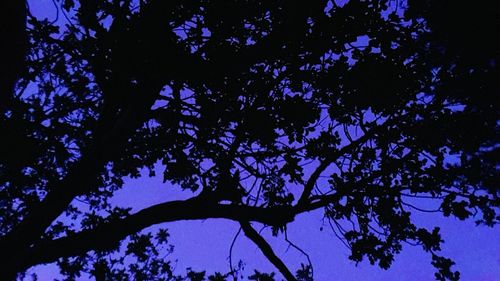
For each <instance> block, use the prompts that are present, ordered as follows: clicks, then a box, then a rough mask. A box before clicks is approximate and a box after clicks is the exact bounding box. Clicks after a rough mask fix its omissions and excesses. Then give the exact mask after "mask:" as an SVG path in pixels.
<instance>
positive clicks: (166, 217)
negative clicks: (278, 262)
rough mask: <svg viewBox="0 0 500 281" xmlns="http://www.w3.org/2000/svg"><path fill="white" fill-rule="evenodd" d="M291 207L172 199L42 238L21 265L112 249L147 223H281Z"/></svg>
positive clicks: (289, 215)
mask: <svg viewBox="0 0 500 281" xmlns="http://www.w3.org/2000/svg"><path fill="white" fill-rule="evenodd" d="M294 216H295V212H294V211H293V209H292V207H273V208H259V207H251V206H241V205H224V204H218V203H207V202H205V201H203V199H202V198H198V197H197V198H193V199H189V200H186V201H171V202H166V203H162V204H158V205H155V206H152V207H149V208H146V209H143V210H141V211H139V212H137V213H135V214H132V215H130V216H128V217H126V218H124V219H119V220H115V221H110V222H107V223H104V224H102V225H100V226H98V227H96V228H93V229H91V230H84V231H81V232H78V233H75V234H72V235H70V236H68V237H63V238H59V239H55V240H50V241H47V240H46V241H42V242H41V243H39V244H38V245H37V246H35V247H34V248H32V249H31V250H30V251H29V252H28V254H26V255H25V256H26V260H25V261H24V267H26V268H27V267H29V266H32V265H36V264H42V263H49V262H53V261H55V260H57V259H58V258H60V257H69V256H76V255H81V254H84V253H86V252H88V251H91V250H112V249H114V248H116V247H117V246H118V245H117V244H118V243H119V241H120V240H122V239H124V238H125V237H127V236H128V235H130V234H133V233H136V232H138V231H140V230H142V229H144V228H146V227H149V226H152V225H155V224H159V223H164V222H172V221H181V220H201V219H210V218H225V219H229V220H234V221H242V220H244V221H258V222H261V223H264V224H267V225H283V224H286V223H288V222H291V221H293V219H294Z"/></svg>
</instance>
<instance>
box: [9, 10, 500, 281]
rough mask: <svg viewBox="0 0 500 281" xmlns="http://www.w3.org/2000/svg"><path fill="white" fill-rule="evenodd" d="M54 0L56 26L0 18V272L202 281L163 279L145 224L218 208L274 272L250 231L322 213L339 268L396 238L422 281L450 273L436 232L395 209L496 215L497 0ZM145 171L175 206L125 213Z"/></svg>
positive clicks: (211, 214)
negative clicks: (412, 250) (427, 273)
mask: <svg viewBox="0 0 500 281" xmlns="http://www.w3.org/2000/svg"><path fill="white" fill-rule="evenodd" d="M17 2H21V1H17ZM55 3H56V4H57V5H58V6H59V10H58V15H60V17H61V19H62V21H63V22H64V24H60V23H59V22H51V21H50V20H48V19H39V18H36V17H34V16H32V15H30V14H29V13H28V15H27V16H26V15H25V14H23V11H22V9H17V10H15V12H14V14H16V15H20V18H21V19H22V18H27V24H26V28H24V29H23V28H22V29H21V31H19V30H18V31H17V32H11V31H9V30H7V31H6V32H4V29H2V37H4V38H3V39H2V40H5V42H6V44H5V45H8V46H11V48H10V49H7V50H8V51H7V52H4V53H3V54H2V55H3V57H6V58H7V57H8V58H9V60H12V61H13V62H9V64H5V65H2V71H1V72H0V73H1V76H2V80H0V82H1V83H2V87H1V88H0V89H1V90H2V92H1V93H0V95H1V99H0V101H1V102H2V106H0V110H1V112H0V133H1V135H2V142H3V144H2V145H1V146H0V214H1V218H0V235H1V236H0V249H2V251H1V253H0V269H1V270H0V275H1V276H6V278H7V279H9V278H11V279H15V278H16V276H17V277H19V278H21V277H22V276H23V272H25V271H26V270H27V269H28V268H30V267H32V266H35V265H39V264H45V263H52V262H56V263H57V264H58V266H59V267H60V268H61V273H62V274H63V275H64V276H65V278H67V279H68V280H72V279H74V278H75V277H78V276H80V274H83V273H85V274H90V275H91V276H93V277H94V278H95V279H96V280H204V278H205V274H204V273H203V272H194V271H190V272H189V273H188V274H187V276H177V275H176V273H175V272H173V271H172V266H171V265H170V263H169V262H168V261H165V260H164V259H163V258H162V256H163V255H164V254H165V253H168V252H169V251H171V248H170V246H169V243H168V232H167V231H166V230H163V229H161V230H159V231H157V232H155V233H148V232H144V231H143V229H145V228H147V227H149V226H152V225H157V224H160V223H164V222H174V221H181V220H199V219H208V218H223V219H227V220H232V221H235V222H236V223H239V224H240V225H241V229H242V231H243V233H244V234H245V235H246V236H247V237H248V238H249V239H250V240H252V241H253V242H254V243H255V244H256V245H257V246H258V247H259V248H260V249H261V251H262V252H263V254H264V255H265V256H266V257H267V258H268V259H269V261H270V262H271V263H273V264H274V265H275V266H276V268H277V270H278V271H279V272H280V274H282V275H283V277H284V278H286V279H287V280H312V278H313V277H312V276H311V274H312V273H311V270H310V269H311V268H310V266H303V267H302V268H300V269H297V268H289V267H288V266H287V265H286V264H285V263H283V261H282V260H281V259H280V257H279V256H278V255H276V254H275V253H274V252H273V249H272V248H271V247H270V246H269V244H268V242H267V241H266V240H265V239H264V238H263V237H262V236H261V235H260V234H259V233H258V231H256V230H255V225H266V226H270V227H272V229H273V234H274V235H276V236H279V237H283V236H284V232H285V231H286V228H287V225H289V224H291V223H293V222H294V218H295V217H296V216H297V215H299V214H303V213H308V212H310V211H313V210H318V209H320V210H323V211H324V217H325V220H327V221H328V223H329V225H331V227H332V228H331V231H333V232H335V234H336V235H337V236H338V237H339V239H341V240H342V241H344V242H345V245H346V246H347V247H349V248H350V249H351V256H350V257H349V258H350V259H352V260H354V261H361V260H363V259H368V260H369V261H370V262H371V263H372V264H377V265H378V266H380V267H382V268H389V267H390V265H391V263H392V261H393V260H394V258H395V257H396V255H397V254H398V253H399V252H400V251H401V248H402V243H406V242H407V243H411V244H416V245H417V246H419V247H421V248H422V250H423V251H426V252H428V253H429V255H430V257H431V263H432V265H434V266H435V267H436V269H437V270H436V279H437V280H445V279H449V280H457V279H458V278H459V274H458V273H457V272H454V271H453V269H451V268H450V267H451V266H452V265H453V262H452V261H451V260H450V259H448V258H446V257H442V256H441V255H440V254H439V250H440V243H441V237H440V234H439V228H434V229H427V228H425V227H421V226H418V225H416V224H414V222H413V220H412V213H418V212H421V211H424V212H431V211H432V212H436V213H437V214H436V215H438V214H439V213H442V214H443V215H444V216H455V217H457V218H459V219H461V220H463V219H467V218H473V219H475V220H476V221H477V223H478V224H486V225H488V226H493V225H495V224H496V223H497V222H498V221H499V219H500V217H499V215H498V214H497V212H498V207H499V206H500V199H499V195H500V191H499V189H498V178H499V177H498V176H499V175H498V161H497V160H498V152H499V146H498V124H499V123H498V100H499V99H498V92H499V89H500V85H499V83H500V82H499V81H500V79H498V78H499V77H500V73H499V68H498V63H499V58H500V45H499V44H500V41H497V40H493V38H492V36H494V34H496V33H498V31H499V30H500V21H499V20H498V19H499V18H500V6H499V4H498V3H497V2H494V1H489V2H488V1H486V2H484V3H481V4H479V3H477V4H474V5H472V4H470V3H467V2H466V1H446V0H440V1H417V0H408V1H383V0H380V1H353V0H352V1H281V0H280V1H262V0H227V1H213V0H201V1H191V0H183V1H180V0H171V1H160V0H140V1H133V0H106V1H97V0H92V1H90V0H89V1H73V0H65V1H55ZM13 11H14V10H13ZM16 22H18V23H21V22H23V21H22V20H18V21H16ZM21 26H23V25H21ZM22 42H25V44H24V43H22ZM2 44H3V43H2ZM9 44H10V45H9ZM20 46H27V48H26V50H27V51H26V56H24V57H25V59H23V55H22V53H23V52H24V49H23V48H20ZM14 52H16V55H13V53H14ZM11 53H12V56H11ZM18 53H21V54H18ZM23 61H24V62H23ZM2 63H3V62H2ZM13 65H14V66H17V67H16V69H18V70H15V71H14V70H12V71H10V70H9V67H11V66H13ZM7 74H8V76H9V77H7V76H6V75H7ZM6 77H7V78H6ZM12 77H14V78H12ZM16 80H17V83H16V87H15V89H14V88H13V86H12V85H13V83H14V82H15V81H16ZM155 167H161V171H162V173H161V174H157V171H158V170H157V169H156V168H155ZM144 169H147V170H149V171H150V173H149V175H150V176H151V177H162V178H163V181H164V182H165V188H169V189H178V190H181V189H182V190H190V191H192V194H193V195H192V198H190V199H187V200H173V201H165V202H164V203H161V204H157V205H154V206H150V207H147V208H144V209H142V210H140V211H137V212H133V213H132V212H130V209H126V208H121V207H120V206H117V205H116V204H112V203H110V199H111V198H112V197H113V195H114V194H115V192H116V191H117V190H119V189H121V188H122V186H123V179H124V178H127V177H139V176H141V171H143V170H144ZM137 196H140V195H139V194H138V195H137ZM422 202H424V203H425V204H424V205H425V206H427V207H428V206H431V208H432V209H426V208H424V207H422ZM236 276H238V275H236V274H235V271H233V272H229V273H224V274H222V273H216V274H215V275H212V276H210V277H206V278H209V280H226V279H227V280H229V278H233V277H236ZM248 278H250V280H274V278H277V275H275V274H274V273H271V274H268V273H260V272H258V271H256V272H255V274H254V275H253V276H251V277H248Z"/></svg>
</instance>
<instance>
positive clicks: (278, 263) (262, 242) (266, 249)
mask: <svg viewBox="0 0 500 281" xmlns="http://www.w3.org/2000/svg"><path fill="white" fill-rule="evenodd" d="M240 225H241V228H242V229H243V232H244V233H245V235H246V236H247V237H248V238H249V239H250V240H252V241H253V242H254V243H255V244H256V245H257V246H258V247H259V249H260V250H261V251H262V253H263V254H264V255H265V256H266V258H267V259H268V260H269V261H270V262H271V263H272V264H273V265H274V266H275V267H276V268H277V269H278V270H279V271H280V272H281V274H283V276H284V277H285V278H286V280H288V281H296V280H297V279H296V278H295V276H293V274H292V273H291V272H290V270H289V269H288V267H287V266H286V265H285V263H284V262H283V261H282V260H281V259H280V258H279V257H278V256H277V255H276V254H275V253H274V251H273V249H272V248H271V246H270V245H269V243H267V241H266V239H264V238H263V237H262V236H260V234H259V233H258V232H257V231H256V230H255V229H253V228H252V226H251V225H250V223H249V222H247V221H240Z"/></svg>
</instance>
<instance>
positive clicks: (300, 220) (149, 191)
mask: <svg viewBox="0 0 500 281" xmlns="http://www.w3.org/2000/svg"><path fill="white" fill-rule="evenodd" d="M28 2H29V4H30V10H31V12H32V13H33V14H34V15H36V16H39V17H48V18H49V19H55V11H54V4H53V2H52V1H51V0H31V1H28ZM59 20H63V17H61V16H60V17H59ZM160 174H161V173H160ZM189 195H190V194H189V193H188V192H180V189H178V188H174V187H172V186H169V185H168V184H164V183H162V181H161V179H160V178H148V177H141V178H139V179H127V180H126V182H125V187H124V189H123V190H121V191H119V192H118V193H117V194H116V196H115V197H114V198H113V200H114V202H115V203H117V204H119V205H121V206H124V207H127V206H128V207H132V208H133V211H137V210H139V209H140V208H143V207H147V206H150V205H154V204H157V203H161V202H164V201H167V200H176V199H183V198H187V197H188V196H189ZM321 218H322V214H321V212H319V211H315V212H312V213H308V214H305V215H301V216H299V217H297V218H296V220H295V222H293V223H292V224H290V225H289V226H288V238H289V239H290V240H291V241H293V242H294V243H295V244H297V245H298V246H300V247H301V248H302V249H303V250H304V251H305V252H306V253H308V254H309V256H310V259H311V261H312V264H313V266H314V275H315V280H319V281H328V280H339V281H350V280H368V281H382V280H384V281H391V280H394V281H396V280H398V281H405V280H408V281H409V280H423V281H425V280H434V277H433V275H434V268H433V267H432V266H431V264H430V255H428V254H427V253H425V252H423V251H422V250H421V248H419V247H413V246H409V245H407V246H404V248H403V251H402V253H401V254H400V255H398V256H396V259H395V262H394V263H393V265H392V267H391V268H390V269H389V270H382V269H380V268H378V267H377V266H372V265H370V264H369V263H368V262H366V261H365V262H361V263H359V264H358V265H356V264H355V263H354V262H352V261H350V260H349V259H348V256H349V250H348V249H347V248H346V247H345V246H344V245H343V244H342V243H341V242H340V241H339V240H338V239H337V238H336V237H335V236H334V234H333V232H332V231H331V230H329V228H328V226H327V225H325V227H324V229H323V230H321V227H322V220H321ZM413 218H414V219H415V221H416V222H417V223H418V225H421V226H428V227H430V228H432V227H433V226H439V227H440V228H441V233H442V237H443V239H444V240H445V243H444V244H443V245H442V252H441V253H442V254H443V255H445V256H447V257H449V258H452V259H453V260H454V261H455V262H456V267H455V269H459V270H460V271H461V276H462V280H470V281H500V227H498V226H497V227H495V228H488V227H484V226H480V227H475V224H474V222H473V221H471V220H469V221H465V222H463V221H459V220H458V219H455V218H443V217H439V216H436V215H435V214H425V213H420V214H418V215H417V214H416V215H414V217H413ZM162 226H165V227H167V228H168V229H169V232H170V234H171V238H170V242H171V243H172V244H173V245H175V250H174V253H173V254H172V255H171V256H169V257H168V258H169V259H172V260H178V261H177V262H176V263H175V266H176V270H177V273H184V272H185V269H186V268H187V267H191V268H193V269H194V270H207V272H209V273H210V272H214V271H221V272H227V271H229V263H228V256H229V248H230V245H231V242H232V240H233V238H234V236H235V234H236V232H237V231H238V229H239V225H238V224H237V223H235V222H231V221H226V220H221V219H211V220H205V221H180V222H173V223H167V224H164V225H162ZM255 226H258V225H255ZM257 229H260V228H257ZM262 234H263V235H264V237H266V238H267V239H268V241H269V242H270V244H271V246H272V247H273V249H274V250H275V252H276V254H277V255H278V256H280V257H281V258H282V259H283V260H284V262H285V263H286V264H287V265H288V266H289V268H290V269H291V270H292V271H295V270H297V269H298V268H300V263H307V259H306V257H305V256H304V255H302V254H301V253H300V252H298V251H297V250H295V249H293V248H288V247H287V246H288V244H287V243H286V242H285V241H284V239H283V238H274V237H272V236H271V233H270V229H264V230H263V231H262ZM240 259H241V260H243V261H244V262H245V264H246V266H245V268H246V273H247V276H248V273H251V272H252V270H253V269H258V270H259V271H263V272H270V271H275V272H276V271H277V270H276V269H275V268H274V267H273V266H272V264H270V262H269V261H267V259H266V258H265V257H264V256H263V255H262V253H261V252H260V250H259V249H258V248H257V247H256V246H255V245H253V244H252V242H251V241H249V240H248V239H247V238H246V237H245V236H244V235H243V234H240V236H239V237H238V239H237V240H236V242H235V245H234V248H233V261H234V263H237V262H238V260H240ZM33 272H36V273H37V274H38V276H39V280H42V281H43V280H53V279H54V278H57V277H58V270H57V268H56V267H55V266H54V265H46V266H38V267H35V268H32V269H31V270H30V271H29V273H33ZM80 280H87V279H86V278H85V277H84V278H82V279H80Z"/></svg>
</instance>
